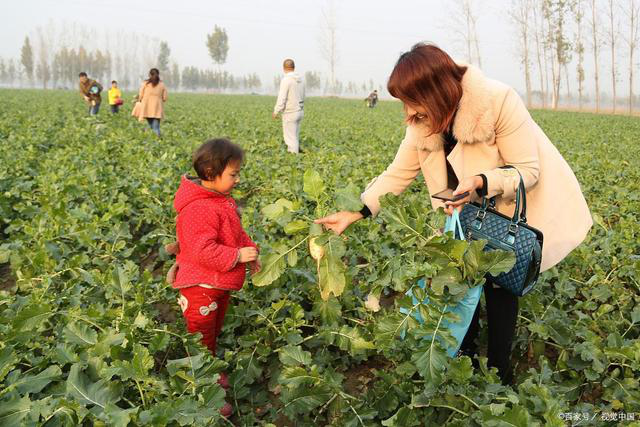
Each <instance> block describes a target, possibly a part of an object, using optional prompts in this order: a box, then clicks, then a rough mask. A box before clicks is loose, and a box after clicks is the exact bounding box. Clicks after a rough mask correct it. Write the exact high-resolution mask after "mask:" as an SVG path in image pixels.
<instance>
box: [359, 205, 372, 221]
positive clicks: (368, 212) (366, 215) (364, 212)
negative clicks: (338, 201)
mask: <svg viewBox="0 0 640 427" xmlns="http://www.w3.org/2000/svg"><path fill="white" fill-rule="evenodd" d="M360 214H361V215H362V217H363V218H369V217H370V216H371V209H369V206H367V205H364V206H363V208H362V209H360Z"/></svg>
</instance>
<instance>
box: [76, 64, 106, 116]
mask: <svg viewBox="0 0 640 427" xmlns="http://www.w3.org/2000/svg"><path fill="white" fill-rule="evenodd" d="M78 79H79V88H80V93H81V94H82V96H83V97H84V100H85V102H86V103H87V105H88V106H89V115H90V116H95V115H97V114H98V111H100V103H101V102H102V97H101V96H100V92H102V85H101V84H100V83H98V82H97V81H95V80H92V79H90V78H89V77H87V73H85V72H84V71H83V72H81V73H80V74H78Z"/></svg>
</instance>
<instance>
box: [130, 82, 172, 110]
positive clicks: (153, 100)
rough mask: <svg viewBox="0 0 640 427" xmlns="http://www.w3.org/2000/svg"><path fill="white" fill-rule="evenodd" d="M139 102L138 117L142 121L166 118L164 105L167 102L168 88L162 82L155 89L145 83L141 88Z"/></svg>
mask: <svg viewBox="0 0 640 427" xmlns="http://www.w3.org/2000/svg"><path fill="white" fill-rule="evenodd" d="M138 100H139V101H140V104H139V105H138V106H137V107H136V108H137V109H136V111H135V115H136V117H138V118H140V119H163V118H164V105H163V103H165V102H167V88H166V87H165V85H164V83H162V82H160V83H158V84H157V85H156V86H155V87H154V86H153V85H152V84H151V83H148V82H146V81H145V82H144V83H142V86H141V87H140V92H139V94H138ZM132 114H133V113H132Z"/></svg>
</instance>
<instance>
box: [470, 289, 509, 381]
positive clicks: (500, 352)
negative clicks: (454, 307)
mask: <svg viewBox="0 0 640 427" xmlns="http://www.w3.org/2000/svg"><path fill="white" fill-rule="evenodd" d="M484 295H485V300H486V302H487V321H488V324H489V345H488V349H487V359H488V361H487V365H488V366H490V367H495V368H497V369H498V375H499V376H500V379H501V380H502V382H503V384H508V383H510V382H511V381H512V379H513V371H512V366H511V345H512V344H513V337H514V335H515V332H516V321H517V320H518V297H517V296H515V295H513V294H512V293H510V292H509V291H506V290H504V289H502V288H495V287H494V285H493V283H492V282H491V280H490V277H488V278H487V283H486V284H485V285H484ZM479 313H480V304H478V307H477V308H476V311H475V313H474V314H473V319H472V320H471V325H470V326H469V330H468V331H467V334H466V335H465V337H464V339H463V340H462V345H461V347H460V350H461V352H462V353H463V354H466V355H468V356H473V355H474V354H477V353H478V346H477V344H476V343H475V339H476V338H477V337H478V332H479V329H480V325H479V320H480V319H479V318H480V314H479Z"/></svg>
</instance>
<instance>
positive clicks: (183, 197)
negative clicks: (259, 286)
mask: <svg viewBox="0 0 640 427" xmlns="http://www.w3.org/2000/svg"><path fill="white" fill-rule="evenodd" d="M243 160H244V153H243V151H242V148H240V147H239V146H237V145H236V144H233V143H232V142H231V141H229V140H227V139H212V140H210V141H207V142H205V143H204V144H202V145H201V146H200V147H199V148H198V149H197V150H196V151H195V152H194V153H193V169H194V170H195V171H196V174H197V176H188V175H183V176H182V178H181V181H180V187H179V188H178V191H177V192H176V195H175V198H174V200H173V207H174V208H175V210H176V211H177V213H178V217H177V220H176V234H177V236H178V243H177V244H176V243H173V244H171V245H168V246H167V248H166V249H167V252H169V253H172V254H176V255H177V263H176V264H175V265H174V266H173V267H172V268H171V270H170V271H169V274H168V275H167V280H168V281H169V283H171V285H172V286H173V288H174V289H177V290H178V291H179V293H180V296H179V297H178V303H179V305H180V308H181V309H182V314H183V315H184V318H185V320H186V323H187V330H188V331H189V332H190V333H196V332H199V333H200V334H201V335H202V344H203V345H205V346H206V347H207V348H208V349H209V350H210V351H211V354H212V355H213V356H214V357H216V345H217V338H218V335H219V334H220V331H221V330H222V325H223V323H224V318H225V313H226V312H227V307H228V305H229V300H230V293H231V292H233V291H239V290H240V289H242V286H243V285H244V281H245V275H246V270H247V267H249V268H250V270H251V272H252V273H257V272H258V271H260V261H259V260H258V246H257V245H256V244H255V243H254V242H253V241H252V240H251V238H250V237H249V235H248V234H247V233H246V231H244V229H243V228H242V222H241V221H240V217H239V215H238V208H237V205H236V202H235V200H233V197H231V191H232V190H233V188H234V187H235V186H236V185H237V184H238V182H239V173H240V169H241V167H242V163H243ZM218 383H219V384H220V385H221V386H222V387H223V388H225V389H227V388H229V381H228V379H227V376H226V374H225V373H221V374H220V379H219V380H218ZM220 413H221V414H222V415H223V416H225V417H228V416H230V415H231V413H232V407H231V405H230V404H229V403H226V404H225V405H224V406H223V407H222V408H221V410H220Z"/></svg>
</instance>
